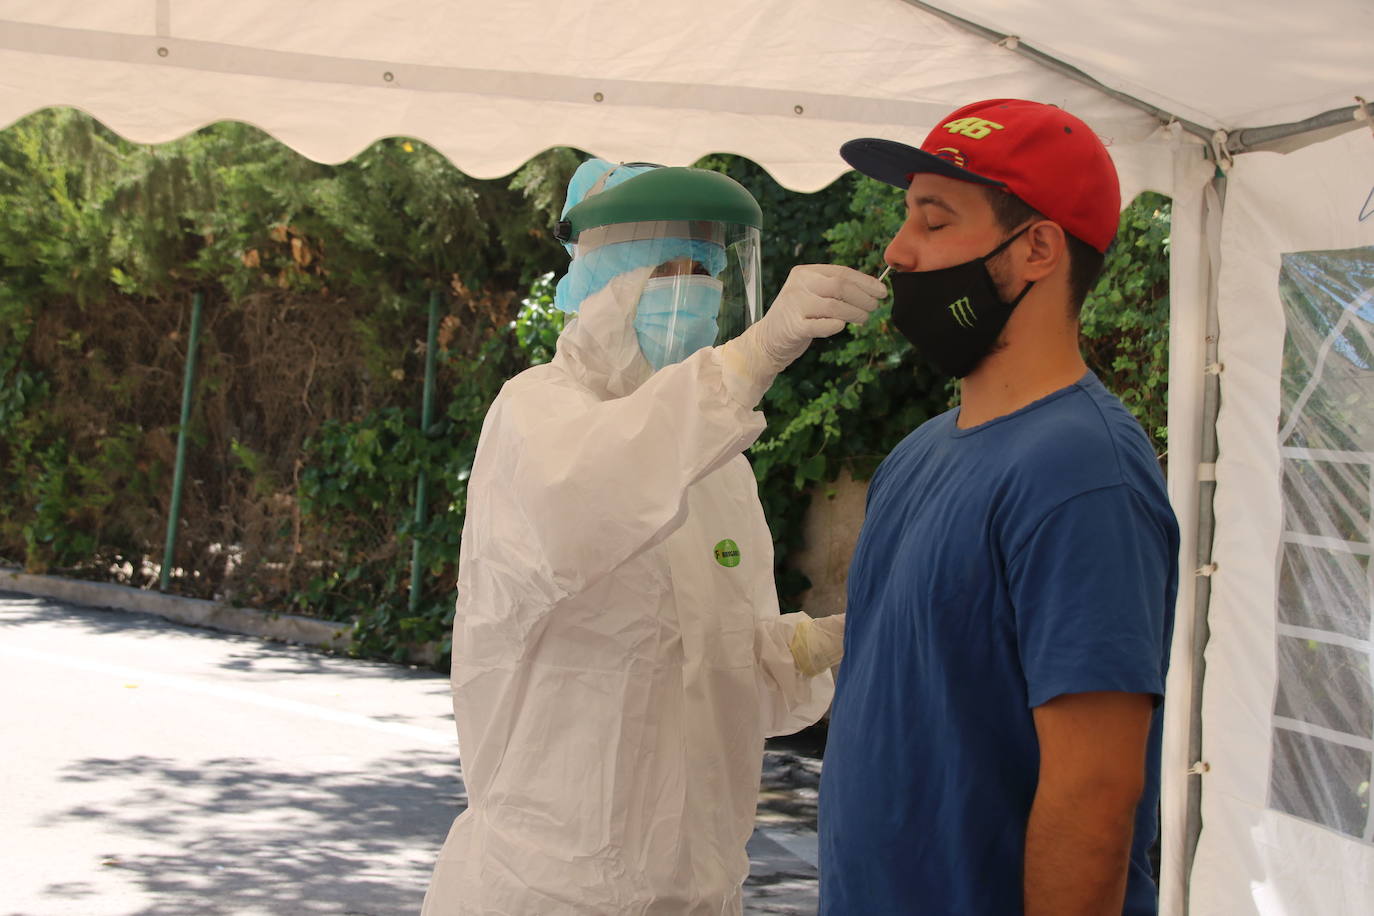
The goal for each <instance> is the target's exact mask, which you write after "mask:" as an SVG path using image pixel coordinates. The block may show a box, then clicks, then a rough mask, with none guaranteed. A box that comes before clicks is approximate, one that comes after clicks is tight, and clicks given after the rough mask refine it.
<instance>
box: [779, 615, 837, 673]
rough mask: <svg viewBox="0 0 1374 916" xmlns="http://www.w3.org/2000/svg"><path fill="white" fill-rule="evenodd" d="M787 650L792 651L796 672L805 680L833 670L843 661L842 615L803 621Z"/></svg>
mask: <svg viewBox="0 0 1374 916" xmlns="http://www.w3.org/2000/svg"><path fill="white" fill-rule="evenodd" d="M787 647H788V648H789V649H791V650H792V659H793V661H795V662H796V663H797V670H798V671H800V672H801V673H802V674H804V675H805V676H807V677H815V676H816V675H818V674H820V673H821V672H822V671H824V670H826V669H827V668H833V667H834V666H835V665H838V664H839V663H840V659H841V658H842V657H844V615H843V614H832V615H831V616H829V617H820V618H816V619H812V618H810V617H802V618H801V619H800V620H799V621H797V628H796V629H795V630H793V631H792V639H791V641H790V642H788V644H787Z"/></svg>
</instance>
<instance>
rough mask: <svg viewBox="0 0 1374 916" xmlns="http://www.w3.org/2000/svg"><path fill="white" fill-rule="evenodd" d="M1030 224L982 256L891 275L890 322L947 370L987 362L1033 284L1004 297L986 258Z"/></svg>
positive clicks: (958, 372)
mask: <svg viewBox="0 0 1374 916" xmlns="http://www.w3.org/2000/svg"><path fill="white" fill-rule="evenodd" d="M1029 228H1030V226H1029V225H1027V226H1023V227H1021V228H1020V229H1018V230H1017V231H1016V232H1015V233H1014V234H1013V235H1012V236H1011V237H1010V238H1008V239H1007V240H1006V241H1005V242H1003V243H1002V244H1000V245H998V246H997V247H996V248H994V249H993V250H992V251H990V252H988V253H987V254H986V255H984V256H983V257H981V258H974V259H973V260H972V261H965V262H964V263H963V264H956V265H954V266H953V267H945V268H942V269H940V270H923V271H914V272H911V273H897V272H894V273H893V274H892V323H893V324H894V325H895V326H896V328H897V330H898V331H900V332H901V333H902V336H904V337H905V338H906V339H907V340H909V341H911V343H912V344H913V345H914V346H915V347H916V349H917V350H919V351H920V352H921V355H922V356H924V357H925V358H926V359H927V360H928V361H929V362H930V363H931V364H932V365H934V367H935V368H936V369H937V370H938V371H939V372H941V373H943V374H944V375H952V376H954V377H955V378H963V377H964V376H966V375H968V374H969V373H970V372H972V371H973V370H974V369H976V368H978V364H979V363H981V362H982V361H983V357H985V356H987V354H988V351H989V350H991V349H992V345H993V344H994V343H996V342H997V335H999V334H1001V333H1002V328H1003V327H1005V326H1006V323H1007V319H1008V318H1010V317H1011V312H1012V309H1014V308H1016V306H1017V305H1019V304H1020V302H1021V300H1022V299H1023V298H1025V295H1026V293H1028V292H1030V288H1031V286H1033V285H1034V283H1033V282H1032V283H1027V284H1026V286H1025V288H1024V289H1022V290H1021V292H1020V293H1019V294H1018V295H1017V296H1016V298H1015V299H1013V300H1012V301H1011V302H1003V301H1002V297H1001V296H1000V295H999V294H998V292H997V284H996V283H994V282H993V279H992V275H991V274H990V273H988V266H987V262H988V261H989V260H991V259H992V258H995V257H996V256H997V255H999V254H1001V253H1002V251H1004V250H1005V249H1006V247H1007V246H1008V245H1010V244H1011V243H1012V242H1014V241H1016V239H1017V238H1019V237H1020V236H1021V234H1022V233H1023V232H1025V231H1026V230H1027V229H1029Z"/></svg>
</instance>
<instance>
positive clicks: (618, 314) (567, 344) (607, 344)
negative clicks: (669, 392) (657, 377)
mask: <svg viewBox="0 0 1374 916" xmlns="http://www.w3.org/2000/svg"><path fill="white" fill-rule="evenodd" d="M651 273H653V268H652V267H641V268H638V269H636V270H631V271H628V272H626V273H623V274H621V275H620V276H618V277H616V278H615V279H614V280H612V281H611V282H610V283H608V284H606V286H605V287H603V288H602V289H600V290H598V291H597V292H595V293H593V294H592V295H590V296H588V297H587V298H586V299H585V300H583V302H582V305H581V308H580V309H579V311H578V312H577V313H575V315H570V316H569V318H570V320H569V322H568V324H567V325H566V326H565V327H564V328H563V333H562V334H561V335H559V337H558V349H557V353H556V354H555V355H554V358H553V365H554V366H556V367H557V368H559V369H561V370H562V371H563V372H565V373H567V374H568V375H569V376H571V377H572V378H574V379H576V380H577V381H578V382H579V383H581V384H582V385H583V386H584V387H586V388H587V389H588V390H589V391H591V392H592V393H593V394H595V395H596V396H597V397H599V398H601V399H602V400H609V399H611V398H623V397H624V396H625V395H627V394H630V393H631V392H633V391H634V390H635V389H637V388H638V387H639V386H640V385H643V384H644V383H645V382H646V381H648V379H649V376H651V375H653V371H654V370H653V367H652V366H650V365H649V362H648V360H646V359H645V358H644V354H643V352H641V350H640V348H639V338H638V336H637V335H636V334H635V314H636V312H637V310H638V308H639V297H640V295H641V294H642V293H643V292H644V284H645V283H647V282H648V280H649V275H650V274H651Z"/></svg>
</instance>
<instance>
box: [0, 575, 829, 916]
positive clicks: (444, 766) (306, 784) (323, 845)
mask: <svg viewBox="0 0 1374 916" xmlns="http://www.w3.org/2000/svg"><path fill="white" fill-rule="evenodd" d="M0 690H3V695H4V696H5V698H6V701H5V702H4V703H3V704H0V735H3V736H4V741H5V753H4V754H0V916H66V914H72V916H78V914H79V916H174V914H175V916H188V914H197V916H198V914H207V916H208V914H216V916H217V914H226V916H228V914H234V916H259V914H270V916H295V914H301V916H306V914H333V916H391V914H398V916H399V914H416V913H418V912H419V908H420V901H421V899H422V898H423V896H424V889H425V886H426V884H427V882H428V878H429V872H430V869H431V867H432V866H433V862H434V858H435V855H436V854H437V852H438V849H439V846H440V844H441V843H442V841H443V838H444V835H445V833H446V832H447V830H448V827H449V824H450V823H451V822H452V820H453V818H454V816H455V815H456V814H457V813H458V811H459V810H461V807H462V805H463V804H465V802H466V795H465V791H464V788H463V784H462V781H461V779H460V776H459V770H458V766H457V742H456V739H455V737H454V729H453V721H452V716H451V713H450V710H449V691H448V682H447V679H446V678H444V677H442V676H439V675H435V674H433V673H432V672H427V671H422V670H416V669H412V668H408V667H405V666H398V665H387V664H382V663H377V662H366V661H358V660H354V659H347V658H339V657H332V656H328V655H325V654H322V653H319V652H316V651H313V650H307V649H301V648H295V647H291V646H285V645H280V644H275V643H269V642H265V641H263V640H260V639H257V638H250V637H243V636H234V635H229V634H225V633H219V632H214V631H209V630H200V629H192V628H189V627H184V626H180V625H177V624H172V623H168V622H167V621H166V620H163V619H161V618H158V617H153V616H151V615H147V614H140V613H132V612H127V611H111V610H95V609H91V608H86V607H79V606H75V605H70V604H64V603H61V602H58V601H55V600H52V599H46V598H34V597H29V596H26V595H20V594H15V593H6V592H0ZM818 775H819V761H818V760H816V759H815V757H814V756H812V755H811V754H810V753H809V749H808V748H807V747H805V746H804V745H798V744H795V743H794V744H793V745H791V746H790V747H784V748H779V749H777V750H771V751H770V752H769V754H768V755H767V759H766V761H765V774H764V787H763V792H762V795H761V799H760V801H761V804H760V813H759V828H758V829H757V830H756V831H755V834H754V837H753V839H752V840H751V841H750V844H749V853H750V860H751V874H750V877H749V880H748V882H746V895H747V901H748V902H747V905H746V912H749V913H788V914H809V913H814V912H815V911H816V871H815V784H816V782H817V779H818Z"/></svg>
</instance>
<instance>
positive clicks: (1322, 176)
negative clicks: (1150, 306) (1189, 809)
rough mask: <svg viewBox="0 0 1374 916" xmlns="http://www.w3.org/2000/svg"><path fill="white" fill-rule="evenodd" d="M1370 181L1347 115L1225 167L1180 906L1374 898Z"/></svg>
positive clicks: (1200, 909)
mask: <svg viewBox="0 0 1374 916" xmlns="http://www.w3.org/2000/svg"><path fill="white" fill-rule="evenodd" d="M1372 196H1374V136H1371V134H1370V133H1369V132H1364V131H1362V132H1360V133H1352V134H1349V135H1347V136H1345V137H1342V138H1340V139H1338V140H1332V141H1328V142H1326V143H1323V144H1320V145H1317V146H1313V147H1309V148H1307V149H1305V150H1301V151H1299V152H1297V153H1292V154H1290V155H1287V156H1279V155H1275V154H1270V153H1255V154H1251V155H1247V156H1243V157H1241V158H1240V159H1239V160H1238V161H1237V162H1236V165H1235V168H1234V169H1232V171H1231V173H1230V180H1229V190H1228V194H1227V202H1226V220H1225V226H1224V227H1223V234H1222V263H1223V268H1222V274H1221V289H1222V295H1221V299H1220V316H1219V317H1220V321H1221V360H1222V363H1223V365H1224V366H1225V371H1224V374H1223V376H1222V408H1221V414H1220V417H1219V419H1218V423H1217V435H1218V438H1219V439H1220V443H1221V457H1220V460H1219V461H1218V463H1217V472H1216V473H1217V496H1216V513H1217V537H1216V542H1215V544H1216V548H1215V553H1214V555H1213V558H1214V560H1215V562H1216V563H1217V572H1216V573H1215V575H1214V576H1213V580H1212V581H1213V594H1212V602H1211V609H1210V614H1209V620H1210V622H1211V630H1212V636H1211V640H1210V642H1209V644H1208V649H1207V674H1206V682H1205V686H1204V688H1203V690H1204V696H1203V702H1204V706H1203V716H1204V721H1205V722H1206V723H1207V728H1206V731H1205V733H1204V755H1205V757H1206V759H1207V761H1208V763H1209V765H1210V771H1209V773H1208V775H1207V777H1206V782H1205V791H1204V793H1203V810H1202V818H1203V824H1204V829H1203V832H1202V837H1201V843H1200V845H1199V848H1198V854H1197V860H1196V865H1195V871H1194V876H1193V883H1192V908H1191V912H1192V913H1193V914H1195V916H1211V914H1222V913H1227V914H1229V913H1237V912H1258V913H1322V914H1333V916H1334V914H1349V916H1356V914H1362V916H1363V914H1368V913H1370V912H1374V842H1372V841H1374V817H1371V815H1370V810H1371V808H1370V804H1369V802H1370V795H1369V793H1370V782H1371V780H1374V769H1372V767H1374V677H1371V671H1372V670H1374V615H1372V614H1371V608H1374V589H1372V588H1371V581H1374V580H1371V574H1372V572H1371V569H1370V552H1371V548H1372V546H1374V530H1372V529H1371V525H1372V524H1374V516H1371V492H1374V490H1372V489H1371V486H1372V484H1374V481H1372V480H1371V471H1372V470H1374V362H1371V360H1370V352H1371V349H1370V345H1371V343H1372V342H1374V199H1371V198H1372ZM1362 214H1363V216H1364V218H1363V220H1362V219H1361V215H1362ZM1313 253H1321V254H1313ZM1285 274H1287V276H1285ZM1295 283H1296V284H1298V285H1300V286H1302V287H1305V288H1302V289H1294V288H1293V287H1294V285H1295ZM1282 288H1286V289H1287V291H1288V292H1287V294H1286V295H1281V289H1282ZM1285 299H1287V300H1288V301H1287V302H1285Z"/></svg>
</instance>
